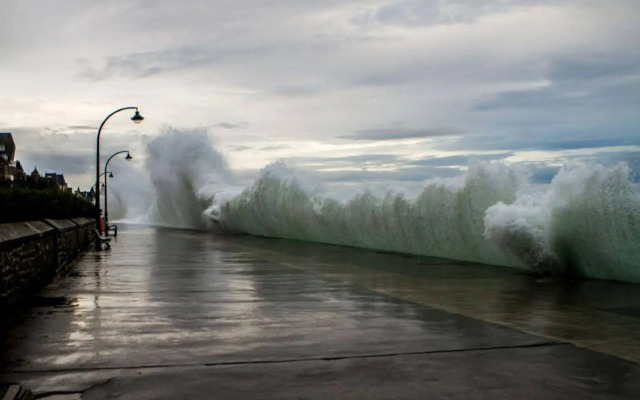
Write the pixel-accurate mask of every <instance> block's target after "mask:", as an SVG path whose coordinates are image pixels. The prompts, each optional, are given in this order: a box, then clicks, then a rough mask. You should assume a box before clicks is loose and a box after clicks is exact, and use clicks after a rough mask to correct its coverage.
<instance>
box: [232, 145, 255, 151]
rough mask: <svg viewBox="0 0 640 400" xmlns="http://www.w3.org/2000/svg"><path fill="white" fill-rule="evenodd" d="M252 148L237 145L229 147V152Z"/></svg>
mask: <svg viewBox="0 0 640 400" xmlns="http://www.w3.org/2000/svg"><path fill="white" fill-rule="evenodd" d="M252 148H253V147H251V146H242V145H237V146H229V151H245V150H250V149H252Z"/></svg>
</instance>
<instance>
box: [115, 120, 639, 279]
mask: <svg viewBox="0 0 640 400" xmlns="http://www.w3.org/2000/svg"><path fill="white" fill-rule="evenodd" d="M146 167H147V171H148V175H147V176H145V177H137V178H135V177H134V178H135V179H134V180H133V183H131V184H130V187H128V188H126V190H117V189H118V188H116V189H115V190H111V191H113V192H114V194H113V200H112V199H111V197H110V202H112V203H115V204H114V205H113V206H111V203H110V207H114V209H115V210H117V211H113V212H112V211H111V209H110V214H111V215H115V213H117V214H119V215H120V216H121V217H125V219H127V220H132V221H136V222H141V221H145V222H149V223H152V224H157V225H164V226H173V227H180V228H194V229H210V230H216V231H224V232H230V233H246V234H251V235H259V236H267V237H279V238H287V239H296V240H304V241H312V242H320V243H331V244H338V245H346V246H355V247H361V248H367V249H378V250H384V251H394V252H402V253H410V254H419V255H427V256H436V257H443V258H450V259H457V260H464V261H474V262H481V263H486V264H494V265H502V266H509V267H515V268H521V269H528V270H533V271H537V272H540V273H545V274H560V275H565V274H566V275H573V276H584V277H591V278H601V279H614V280H622V281H633V282H640V187H639V185H638V184H637V183H635V182H634V181H633V180H632V179H631V171H630V169H629V167H628V166H626V165H625V164H619V165H616V166H611V167H605V166H602V165H574V166H567V167H564V168H562V169H561V170H560V172H559V173H558V174H557V175H556V176H555V178H554V179H553V180H552V182H551V183H550V184H544V185H541V184H534V183H531V182H530V180H529V176H530V174H529V173H528V171H526V170H525V169H523V168H520V167H514V166H510V165H507V164H504V163H481V162H476V163H471V164H470V165H469V166H468V171H467V172H466V174H465V175H464V176H463V177H461V178H455V179H433V180H428V181H425V182H424V184H423V186H422V187H421V189H420V190H419V191H418V192H417V193H416V192H415V191H412V192H411V193H409V192H407V191H403V190H402V188H398V187H390V188H389V189H388V190H387V191H386V192H382V193H381V192H380V191H376V192H375V193H374V192H372V191H368V190H366V189H364V188H363V189H360V190H356V189H354V190H353V191H352V192H347V193H345V191H344V190H342V191H340V192H337V191H335V190H332V189H331V188H329V187H328V186H327V185H325V184H323V182H319V181H317V179H316V178H314V177H313V176H312V175H311V174H308V173H305V172H304V171H300V170H296V169H294V168H291V167H289V166H287V165H286V164H284V163H282V162H276V163H274V164H271V165H269V166H267V167H265V168H264V169H263V170H262V171H261V173H260V176H259V177H258V178H256V179H255V180H254V181H253V182H245V181H244V180H243V179H240V178H238V177H237V176H236V175H235V174H234V172H233V171H232V170H230V169H229V168H228V166H227V164H226V161H225V158H224V156H223V155H222V154H221V153H219V152H217V151H216V150H214V149H213V147H212V145H211V143H210V141H209V139H208V136H207V135H206V134H205V133H202V132H190V133H187V132H176V131H167V132H165V133H164V134H163V135H161V136H160V137H158V138H156V139H154V140H153V141H151V142H150V143H149V145H148V157H147V165H146ZM110 189H111V185H110ZM120 189H122V188H120ZM111 191H110V193H111ZM123 193H127V195H126V196H125V195H123Z"/></svg>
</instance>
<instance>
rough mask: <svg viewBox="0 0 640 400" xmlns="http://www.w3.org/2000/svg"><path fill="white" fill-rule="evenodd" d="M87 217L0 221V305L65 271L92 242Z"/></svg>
mask: <svg viewBox="0 0 640 400" xmlns="http://www.w3.org/2000/svg"><path fill="white" fill-rule="evenodd" d="M92 227H93V222H92V221H91V220H89V219H86V218H78V219H72V220H51V219H47V220H44V221H29V222H15V223H8V224H0V308H4V307H6V306H7V305H9V304H12V303H16V302H19V301H20V299H23V298H25V297H27V296H29V295H30V294H32V293H33V292H35V291H37V290H39V289H41V288H42V287H44V286H45V285H46V284H47V283H49V282H50V281H51V280H52V279H53V278H54V277H55V276H56V275H58V274H61V273H64V272H65V271H66V269H67V268H68V267H69V266H70V265H71V263H72V262H73V260H75V259H76V258H77V257H78V256H79V255H80V254H82V252H84V251H85V250H86V249H87V248H88V247H89V246H90V244H91V242H92V240H93V239H92V234H91V232H92Z"/></svg>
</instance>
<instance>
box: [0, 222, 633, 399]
mask: <svg viewBox="0 0 640 400" xmlns="http://www.w3.org/2000/svg"><path fill="white" fill-rule="evenodd" d="M3 336H4V337H5V342H4V344H3V346H2V350H1V354H0V362H1V365H0V382H5V383H6V382H20V383H22V384H23V385H24V386H26V387H27V388H29V389H31V390H33V391H34V392H36V394H38V395H39V396H41V398H45V399H46V398H49V399H74V398H75V399H79V398H82V399H114V398H122V399H272V398H274V399H276V398H277V399H338V398H340V399H427V398H428V399H571V398H581V399H637V398H639V397H640V365H639V364H638V363H639V362H640V285H633V284H624V283H614V282H599V281H585V282H566V281H561V280H555V279H549V278H544V279H541V278H536V277H535V276H531V275H527V274H524V273H522V272H519V271H516V270H512V269H505V268H498V267H491V266H481V265H474V264H471V263H459V262H454V261H448V260H441V259H431V258H424V257H409V256H403V255H395V254H383V253H376V252H371V251H362V250H357V249H349V248H342V247H337V246H325V245H318V244H306V243H298V242H293V241H285V240H274V239H261V238H251V237H224V236H223V237H220V236H215V235H212V234H208V233H201V232H191V231H180V230H170V229H154V228H146V227H129V228H123V229H121V230H120V233H119V236H118V238H117V239H116V240H114V242H113V246H112V249H111V250H110V251H103V252H89V253H88V254H86V255H85V256H84V257H83V258H82V259H81V260H80V261H79V262H78V264H77V265H76V266H75V268H74V269H73V271H72V272H71V274H70V275H69V276H68V277H67V278H66V279H64V280H60V281H57V282H55V283H54V284H52V285H50V286H49V287H48V288H47V289H46V290H45V291H44V292H42V293H41V294H40V296H39V298H38V299H37V301H36V302H35V304H34V306H33V307H32V308H30V309H29V310H28V311H27V314H26V315H25V317H24V318H23V319H22V320H21V321H19V323H17V324H15V325H14V326H13V327H12V328H11V329H9V330H8V331H7V332H3Z"/></svg>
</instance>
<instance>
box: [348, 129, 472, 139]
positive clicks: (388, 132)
mask: <svg viewBox="0 0 640 400" xmlns="http://www.w3.org/2000/svg"><path fill="white" fill-rule="evenodd" d="M460 134H462V132H461V131H458V130H454V129H408V128H377V129H365V130H361V131H357V132H356V133H354V134H352V135H343V136H338V138H340V139H351V140H397V139H415V138H430V137H437V136H453V135H460Z"/></svg>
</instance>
